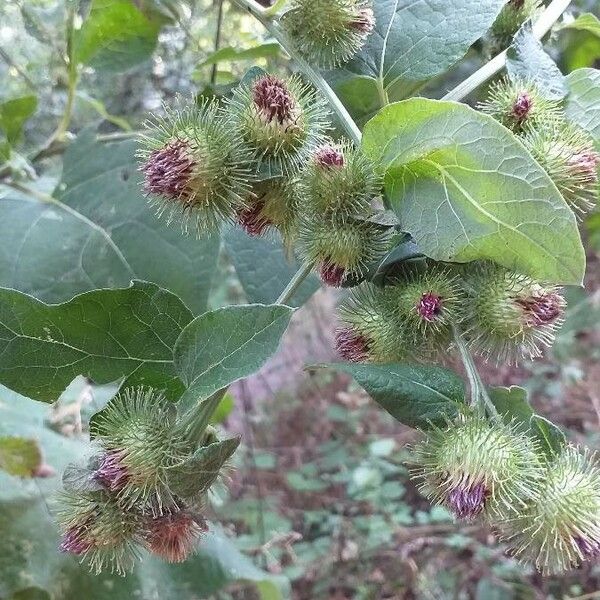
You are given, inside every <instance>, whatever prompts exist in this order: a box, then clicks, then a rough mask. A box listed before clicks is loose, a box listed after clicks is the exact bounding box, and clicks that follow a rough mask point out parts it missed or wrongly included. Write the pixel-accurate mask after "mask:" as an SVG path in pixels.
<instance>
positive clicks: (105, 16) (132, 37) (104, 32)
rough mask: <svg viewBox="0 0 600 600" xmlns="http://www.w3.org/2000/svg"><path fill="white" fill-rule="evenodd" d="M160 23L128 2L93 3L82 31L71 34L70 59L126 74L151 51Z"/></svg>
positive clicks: (156, 38)
mask: <svg viewBox="0 0 600 600" xmlns="http://www.w3.org/2000/svg"><path fill="white" fill-rule="evenodd" d="M159 30H160V23H159V22H158V21H152V20H150V19H149V18H148V17H147V16H146V15H145V14H144V13H143V12H141V11H140V10H138V8H137V7H136V5H135V3H134V2H130V0H92V4H91V7H90V12H89V14H88V16H87V18H86V19H85V20H84V21H83V24H82V26H81V29H79V30H77V31H75V32H74V39H73V58H74V60H75V62H77V63H84V64H87V65H90V66H92V67H94V68H96V69H98V70H103V71H125V70H127V69H129V68H131V67H133V66H135V65H137V64H138V63H140V62H143V61H144V60H146V59H147V58H149V56H150V55H151V54H152V52H153V51H154V48H155V47H156V42H157V40H158V32H159Z"/></svg>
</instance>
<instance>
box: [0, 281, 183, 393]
mask: <svg viewBox="0 0 600 600" xmlns="http://www.w3.org/2000/svg"><path fill="white" fill-rule="evenodd" d="M191 320H192V314H191V313H190V311H189V310H188V309H187V308H186V307H185V305H184V304H183V303H182V302H181V300H180V299H179V298H178V297H177V296H175V295H174V294H172V293H171V292H168V291H166V290H164V289H162V288H159V287H158V286H156V285H154V284H152V283H145V282H134V284H133V285H132V286H131V287H130V288H127V289H117V290H96V291H93V292H86V293H84V294H81V295H79V296H75V298H73V299H72V300H69V301H68V302H65V303H64V304H55V305H48V304H44V303H43V302H41V301H40V300H36V299H35V298H33V297H31V296H28V295H26V294H23V293H21V292H17V291H15V290H9V289H0V382H1V383H2V384H3V385H6V386H7V387H9V388H11V389H13V390H15V391H17V392H19V393H21V394H24V395H27V396H29V397H30V398H34V399H35V400H41V401H44V402H54V401H55V400H57V399H58V397H59V396H60V394H61V392H62V391H63V390H64V389H65V388H66V387H67V385H68V384H69V383H70V382H71V381H72V380H73V379H74V378H75V377H77V375H84V376H86V377H89V378H90V379H92V380H93V381H95V382H96V383H109V382H111V381H115V380H116V379H119V378H121V377H125V378H126V381H125V385H138V384H145V385H152V386H154V387H156V388H158V389H162V388H166V389H168V390H169V392H170V393H171V394H172V396H173V397H177V396H178V395H179V394H180V393H181V392H182V390H183V387H182V383H181V381H180V380H179V379H178V378H177V374H176V372H175V369H174V366H173V347H174V345H175V341H176V340H177V337H178V336H179V334H180V333H181V332H182V330H183V328H184V327H185V326H186V325H187V324H188V323H189V322H190V321H191Z"/></svg>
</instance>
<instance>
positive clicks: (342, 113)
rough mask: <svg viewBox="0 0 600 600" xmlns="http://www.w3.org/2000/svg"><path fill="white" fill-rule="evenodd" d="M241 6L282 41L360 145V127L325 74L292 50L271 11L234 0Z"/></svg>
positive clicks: (251, 1) (354, 140)
mask: <svg viewBox="0 0 600 600" xmlns="http://www.w3.org/2000/svg"><path fill="white" fill-rule="evenodd" d="M233 1H234V2H235V3H236V4H237V5H238V6H239V7H240V8H243V9H244V10H246V11H248V12H249V13H250V14H251V15H252V16H253V17H255V18H256V19H258V21H260V23H261V24H262V25H263V26H264V28H265V29H266V30H267V31H268V32H269V33H270V34H271V35H272V36H273V37H274V38H275V39H276V40H277V41H278V42H279V43H280V45H281V46H282V47H283V49H284V50H285V51H286V52H287V53H288V54H289V55H290V57H291V58H292V60H293V61H294V62H295V63H296V64H297V65H298V67H299V68H300V71H302V73H304V75H305V76H306V77H307V78H308V79H309V80H310V82H311V83H312V84H313V85H314V86H315V87H316V88H317V89H318V90H319V91H320V92H321V93H322V94H323V96H325V98H327V101H328V102H329V105H330V106H331V108H332V109H333V110H334V111H335V113H336V114H337V116H338V118H339V119H340V121H341V123H342V125H343V126H344V129H345V130H346V133H347V134H348V136H349V137H350V138H351V139H352V141H353V142H354V143H355V144H356V145H357V146H358V145H360V140H361V138H362V134H361V132H360V129H359V128H358V126H357V125H356V123H355V122H354V120H353V119H352V117H351V116H350V113H348V111H347V110H346V107H345V106H344V105H343V104H342V102H341V100H340V99H339V98H338V97H337V95H336V93H335V92H334V91H333V90H332V89H331V86H330V85H329V84H328V83H327V82H326V81H325V79H323V76H322V75H320V74H319V73H317V71H316V70H315V69H314V68H313V67H312V66H311V65H310V64H309V63H308V62H306V61H305V60H304V59H303V58H302V57H300V56H298V55H297V54H296V53H295V52H294V51H293V50H292V47H293V45H292V43H291V41H290V40H289V38H288V36H287V35H286V33H285V32H284V31H283V30H282V29H281V27H280V26H279V25H278V24H277V23H275V22H274V21H273V20H272V19H270V18H269V16H268V15H269V13H268V12H267V11H266V10H265V9H264V8H263V7H262V6H260V5H259V4H257V3H256V2H254V0H233Z"/></svg>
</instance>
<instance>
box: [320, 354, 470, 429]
mask: <svg viewBox="0 0 600 600" xmlns="http://www.w3.org/2000/svg"><path fill="white" fill-rule="evenodd" d="M322 366H325V367H329V368H332V369H335V370H336V371H341V372H342V373H347V374H348V375H350V376H351V377H352V378H353V379H354V380H355V381H356V382H357V383H358V384H359V385H360V386H361V387H362V388H364V390H365V391H366V392H367V393H368V394H369V395H370V396H371V398H373V400H375V402H377V404H379V405H380V406H381V407H382V408H384V409H385V410H387V411H388V412H389V413H390V414H391V415H392V417H394V419H396V420H397V421H400V422H401V423H404V424H405V425H408V426H409V427H417V428H419V429H427V428H429V427H430V426H431V424H435V425H444V424H445V423H446V422H447V420H448V419H452V418H454V417H455V416H456V415H457V414H458V412H459V410H460V409H461V407H463V406H464V399H465V390H464V384H463V382H462V380H461V379H460V377H458V376H457V375H456V373H454V372H453V371H450V370H449V369H444V368H442V367H435V366H430V365H409V364H388V365H366V364H365V365H363V364H353V363H332V364H327V365H322Z"/></svg>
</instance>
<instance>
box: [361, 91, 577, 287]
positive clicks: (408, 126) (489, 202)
mask: <svg viewBox="0 0 600 600" xmlns="http://www.w3.org/2000/svg"><path fill="white" fill-rule="evenodd" d="M363 148H364V151H365V153H366V154H367V155H368V156H369V157H370V158H371V159H372V160H374V161H375V162H376V163H378V164H379V165H380V168H381V169H382V170H384V171H385V187H386V191H387V194H388V198H389V200H390V203H391V205H392V208H393V209H394V210H395V211H396V213H397V214H398V217H399V218H400V221H401V223H402V226H403V227H404V228H405V229H406V230H407V231H408V232H409V233H410V234H411V235H412V236H413V238H414V240H415V242H416V244H417V246H418V247H419V249H420V250H421V252H423V253H424V254H426V255H427V256H429V257H430V258H433V259H435V260H441V261H454V262H468V261H471V260H477V259H490V260H494V261H496V262H497V263H499V264H501V265H504V266H506V267H507V268H511V269H515V270H517V271H520V272H522V273H524V274H527V275H530V276H531V277H533V278H535V279H539V280H542V281H548V282H554V283H565V284H574V285H579V284H581V282H582V279H583V274H584V271H585V254H584V251H583V246H582V244H581V239H580V236H579V231H578V229H577V221H576V219H575V216H574V214H573V212H572V211H571V210H570V209H569V207H568V206H567V204H566V202H565V200H564V199H563V198H562V196H561V195H560V193H559V192H558V190H557V189H556V186H555V185H554V184H553V183H552V180H551V179H550V178H549V177H548V175H547V174H546V172H545V171H544V170H543V169H542V168H541V167H540V166H539V165H538V163H537V162H536V161H535V160H534V159H533V157H532V156H531V155H530V154H529V152H528V151H527V150H526V149H525V147H524V146H523V145H522V143H521V142H520V141H519V140H518V139H517V138H516V137H515V136H514V135H513V134H512V133H511V132H510V131H509V130H508V129H506V128H505V127H503V126H502V125H500V124H499V123H498V122H497V121H495V120H494V119H492V118H491V117H489V116H487V115H484V114H481V113H479V112H477V111H475V110H473V109H472V108H469V107H468V106H466V105H464V104H458V103H454V102H441V101H438V100H427V99H425V98H413V99H410V100H405V101H403V102H398V103H396V104H392V105H390V106H387V107H386V108H384V109H383V110H381V111H380V112H379V114H378V115H377V116H376V117H375V118H373V119H372V120H371V121H370V122H369V123H368V124H367V126H366V127H365V131H364V136H363Z"/></svg>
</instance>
